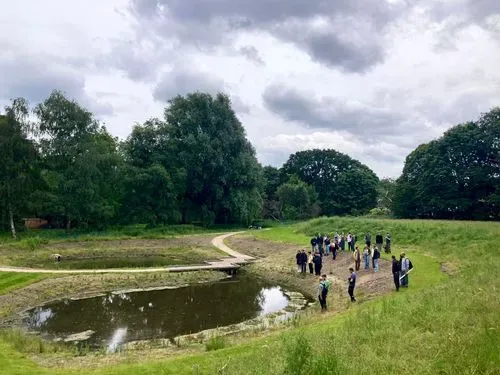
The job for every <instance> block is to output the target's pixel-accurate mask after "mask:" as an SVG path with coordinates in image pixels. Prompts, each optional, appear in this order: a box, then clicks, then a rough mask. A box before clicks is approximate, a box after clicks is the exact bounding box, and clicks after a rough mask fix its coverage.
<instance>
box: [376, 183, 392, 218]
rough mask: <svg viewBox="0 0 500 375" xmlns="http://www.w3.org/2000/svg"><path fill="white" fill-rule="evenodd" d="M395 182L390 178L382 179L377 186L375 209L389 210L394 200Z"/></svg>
mask: <svg viewBox="0 0 500 375" xmlns="http://www.w3.org/2000/svg"><path fill="white" fill-rule="evenodd" d="M395 188H396V181H395V180H394V179H392V178H383V179H381V180H380V182H379V184H378V186H377V207H378V208H381V209H384V210H390V209H391V207H392V201H393V199H394V191H395Z"/></svg>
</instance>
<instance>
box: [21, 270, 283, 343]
mask: <svg viewBox="0 0 500 375" xmlns="http://www.w3.org/2000/svg"><path fill="white" fill-rule="evenodd" d="M287 304H288V299H287V297H286V296H285V295H284V294H283V293H282V291H281V289H280V288H279V287H271V286H269V285H266V284H265V283H263V282H262V281H260V280H257V279H253V278H249V277H245V278H244V279H239V280H238V279H236V280H231V281H224V282H220V283H216V284H210V285H196V286H189V287H185V288H180V289H165V290H154V291H147V292H132V293H111V294H107V295H104V296H99V297H95V298H88V299H80V300H72V301H69V302H68V301H61V302H55V303H51V304H49V305H46V306H44V307H38V308H35V309H33V310H31V311H30V312H29V317H28V318H26V319H25V324H26V326H27V327H28V328H31V329H34V330H38V331H40V332H41V333H42V334H44V335H48V336H51V337H65V336H67V335H69V334H72V333H76V332H83V331H86V330H92V331H95V334H94V335H93V336H92V337H91V338H90V339H89V340H88V341H87V342H88V343H89V344H90V345H106V346H107V348H108V350H116V348H117V347H118V346H119V345H120V344H122V343H124V342H128V341H133V340H144V339H152V338H173V337H175V336H178V335H182V334H189V333H194V332H199V331H202V330H204V329H209V328H215V327H218V326H224V325H229V324H234V323H239V322H241V321H244V320H247V319H252V318H255V317H257V316H261V315H265V314H269V313H273V312H276V311H278V310H281V309H283V308H284V307H286V306H287Z"/></svg>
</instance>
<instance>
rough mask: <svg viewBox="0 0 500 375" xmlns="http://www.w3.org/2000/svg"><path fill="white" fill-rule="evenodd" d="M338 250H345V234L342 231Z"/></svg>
mask: <svg viewBox="0 0 500 375" xmlns="http://www.w3.org/2000/svg"><path fill="white" fill-rule="evenodd" d="M340 250H341V251H342V252H344V251H345V236H344V233H342V236H341V237H340Z"/></svg>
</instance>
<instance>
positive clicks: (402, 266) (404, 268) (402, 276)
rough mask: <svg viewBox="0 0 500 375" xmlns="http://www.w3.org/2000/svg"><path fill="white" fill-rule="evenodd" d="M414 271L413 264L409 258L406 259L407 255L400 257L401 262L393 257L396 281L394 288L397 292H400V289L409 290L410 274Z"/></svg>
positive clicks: (393, 273)
mask: <svg viewBox="0 0 500 375" xmlns="http://www.w3.org/2000/svg"><path fill="white" fill-rule="evenodd" d="M412 269H413V264H412V262H411V260H410V259H409V258H407V257H406V254H405V253H401V254H400V255H399V260H397V259H396V256H395V255H393V256H392V277H393V279H394V286H395V287H396V291H398V292H399V288H400V287H403V288H408V273H410V271H411V270H412Z"/></svg>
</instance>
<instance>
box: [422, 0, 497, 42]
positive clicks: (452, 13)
mask: <svg viewBox="0 0 500 375" xmlns="http://www.w3.org/2000/svg"><path fill="white" fill-rule="evenodd" d="M420 2H421V3H422V5H424V7H425V8H426V10H427V14H428V15H429V17H430V18H431V19H432V20H433V21H435V22H441V23H443V29H442V30H441V31H440V32H439V34H438V38H439V39H438V42H437V43H436V45H435V47H434V50H435V51H436V52H439V51H441V50H444V51H447V50H450V49H456V44H455V43H456V39H457V34H458V33H459V32H460V31H462V30H463V29H465V28H467V27H469V26H470V25H473V24H474V25H478V26H480V27H482V28H483V29H484V30H487V31H489V32H492V33H493V34H495V33H496V34H498V35H496V36H495V39H496V40H498V41H499V42H500V25H499V23H498V19H497V20H496V21H493V22H489V21H490V19H489V18H490V17H491V16H496V17H500V1H498V0H460V1H448V2H443V1H440V2H436V1H431V0H421V1H420Z"/></svg>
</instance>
